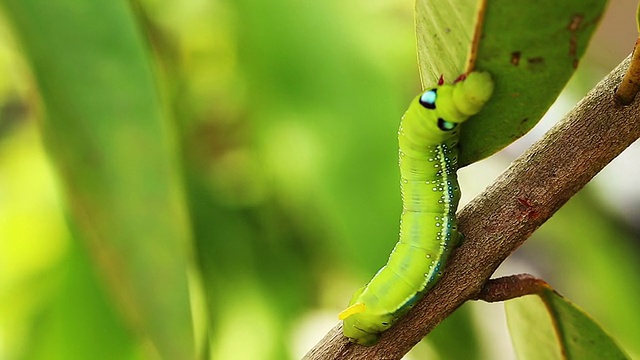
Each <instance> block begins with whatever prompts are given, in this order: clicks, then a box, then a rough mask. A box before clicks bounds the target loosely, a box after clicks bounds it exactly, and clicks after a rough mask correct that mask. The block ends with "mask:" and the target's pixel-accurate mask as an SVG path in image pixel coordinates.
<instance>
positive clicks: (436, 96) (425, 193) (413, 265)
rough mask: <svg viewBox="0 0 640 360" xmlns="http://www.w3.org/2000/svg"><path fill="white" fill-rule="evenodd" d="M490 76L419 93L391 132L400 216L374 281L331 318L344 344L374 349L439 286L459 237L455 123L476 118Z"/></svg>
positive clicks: (488, 91)
mask: <svg viewBox="0 0 640 360" xmlns="http://www.w3.org/2000/svg"><path fill="white" fill-rule="evenodd" d="M493 86H494V84H493V81H492V79H491V76H490V75H489V74H488V73H485V72H471V73H469V74H468V75H467V76H461V77H460V78H459V79H458V80H456V82H455V83H453V84H446V85H445V84H443V81H442V79H441V80H440V81H439V83H438V86H437V87H435V88H433V89H429V90H427V91H425V92H423V93H422V94H420V95H418V96H417V97H416V98H415V99H414V100H413V101H412V102H411V105H410V106H409V109H408V110H407V112H406V113H405V114H404V116H403V117H402V120H401V122H400V129H399V131H398V143H399V164H400V177H401V181H400V189H401V194H402V204H403V210H402V215H401V219H400V240H399V241H398V243H397V244H396V245H395V247H394V249H393V251H392V253H391V255H390V256H389V260H388V262H387V264H386V265H385V266H383V267H382V268H381V269H380V270H379V271H378V273H377V274H376V275H375V276H374V277H373V279H372V280H371V281H370V282H369V283H368V284H367V285H365V286H364V287H362V288H361V289H359V290H358V291H356V293H355V294H354V295H353V297H352V299H351V301H350V303H349V307H348V308H347V309H345V310H344V311H342V312H341V313H340V315H339V316H338V317H339V319H340V320H344V323H343V332H344V335H345V336H346V337H348V338H349V339H350V341H352V342H355V343H358V344H361V345H373V344H375V343H376V342H377V341H378V339H379V337H380V335H381V333H382V332H383V331H385V330H387V329H388V328H389V327H391V325H393V324H394V323H395V322H396V320H398V319H399V318H400V317H401V316H402V315H404V314H405V313H406V312H408V311H409V309H410V308H412V307H413V306H414V304H415V303H416V302H417V301H418V300H420V299H421V298H422V296H424V294H425V293H426V292H427V291H428V290H429V289H431V287H433V285H434V284H435V283H436V282H437V281H438V279H439V278H440V275H441V274H442V270H443V268H444V265H445V262H446V260H447V258H448V256H449V254H450V253H451V251H452V249H453V248H454V246H456V245H457V244H458V242H459V239H460V235H459V233H458V230H457V226H456V217H455V214H456V209H457V206H458V201H459V200H460V190H459V187H458V180H457V174H456V171H457V169H458V162H457V159H458V146H457V145H458V133H459V126H458V125H459V124H460V123H462V122H464V121H466V120H467V119H468V118H469V117H471V116H472V115H475V114H477V113H478V112H479V111H480V110H481V109H482V107H483V106H484V105H485V103H486V102H487V101H488V100H489V98H490V97H491V94H492V92H493Z"/></svg>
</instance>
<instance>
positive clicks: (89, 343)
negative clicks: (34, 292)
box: [26, 244, 139, 360]
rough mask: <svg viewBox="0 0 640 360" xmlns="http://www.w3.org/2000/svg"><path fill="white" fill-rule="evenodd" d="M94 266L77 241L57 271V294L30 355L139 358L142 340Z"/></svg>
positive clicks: (43, 317) (44, 313) (46, 359)
mask: <svg viewBox="0 0 640 360" xmlns="http://www.w3.org/2000/svg"><path fill="white" fill-rule="evenodd" d="M91 266H92V265H91V262H90V259H89V258H88V257H87V254H86V253H85V252H84V251H82V249H80V248H79V246H78V244H75V246H72V247H71V249H70V251H69V254H68V256H67V257H66V259H65V261H63V262H62V264H61V265H60V266H58V267H57V268H56V269H55V271H53V274H55V276H56V278H57V280H58V281H57V285H58V286H57V288H56V293H55V295H54V296H53V297H52V299H51V300H50V303H48V304H47V306H44V309H43V311H42V313H41V314H40V316H39V318H38V321H36V322H35V326H34V327H35V329H34V331H33V332H34V334H33V336H32V338H31V339H30V345H29V346H27V356H26V358H28V359H33V360H36V359H43V360H55V359H61V360H75V359H77V360H82V359H95V360H99V359H105V360H108V359H132V358H135V354H136V352H137V348H138V346H139V345H138V344H137V343H136V342H135V341H132V336H131V333H130V332H129V331H128V329H127V328H125V327H124V325H123V324H122V322H121V317H120V316H119V314H117V313H116V311H114V309H113V307H112V304H111V303H110V302H109V301H108V299H107V298H106V297H105V294H104V291H103V289H102V288H100V286H99V279H98V278H97V277H96V276H95V274H94V270H93V269H92V268H91Z"/></svg>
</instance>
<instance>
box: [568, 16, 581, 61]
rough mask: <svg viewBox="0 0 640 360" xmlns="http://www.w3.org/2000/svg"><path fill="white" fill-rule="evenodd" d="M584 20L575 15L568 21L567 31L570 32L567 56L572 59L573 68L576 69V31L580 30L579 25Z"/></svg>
mask: <svg viewBox="0 0 640 360" xmlns="http://www.w3.org/2000/svg"><path fill="white" fill-rule="evenodd" d="M582 20H584V15H582V14H575V15H573V16H572V17H571V21H569V25H568V26H567V29H568V30H569V32H571V37H570V38H569V56H571V57H573V58H574V60H573V67H574V68H575V67H577V59H576V54H577V51H578V50H577V49H578V34H577V32H578V29H579V28H580V24H581V23H582Z"/></svg>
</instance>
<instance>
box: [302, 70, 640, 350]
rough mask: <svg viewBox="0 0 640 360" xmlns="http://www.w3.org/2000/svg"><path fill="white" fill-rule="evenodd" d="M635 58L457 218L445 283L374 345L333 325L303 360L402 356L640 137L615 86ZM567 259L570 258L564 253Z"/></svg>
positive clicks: (637, 119)
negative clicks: (458, 242)
mask: <svg viewBox="0 0 640 360" xmlns="http://www.w3.org/2000/svg"><path fill="white" fill-rule="evenodd" d="M629 62H630V57H629V58H627V59H626V60H625V61H623V62H622V64H620V65H619V66H618V67H617V68H616V69H615V70H614V71H613V72H612V73H611V74H609V75H608V76H607V77H606V78H605V79H604V80H603V81H601V82H600V83H599V84H598V85H597V86H596V88H595V89H594V90H592V91H591V92H590V93H589V94H588V95H587V96H586V97H585V98H584V99H583V100H582V101H580V103H578V104H577V105H576V107H575V108H574V109H573V110H572V111H571V112H570V113H569V114H568V115H567V116H566V117H565V119H564V120H562V121H561V122H559V123H558V124H557V125H556V126H554V128H553V129H551V130H550V131H549V132H548V133H547V134H546V135H545V137H544V138H543V139H542V140H540V141H538V142H537V143H535V144H534V145H533V146H532V147H531V148H529V149H528V150H527V152H526V153H524V154H523V155H522V156H520V157H519V158H518V159H517V160H516V161H514V162H513V163H512V164H511V166H510V167H509V169H507V170H506V171H505V172H504V173H503V174H502V175H501V176H500V177H499V178H498V179H497V180H496V181H495V182H494V183H493V184H492V185H490V186H489V187H488V188H487V189H486V190H485V191H484V192H483V193H482V194H480V195H479V196H478V197H476V198H475V199H474V200H473V201H472V202H471V203H469V204H468V205H467V206H465V207H464V209H462V210H461V211H460V212H459V214H458V223H459V227H460V230H461V232H462V233H464V234H465V241H464V243H463V244H462V246H460V247H459V248H458V249H457V250H456V251H455V252H454V253H453V254H452V256H451V258H450V260H449V264H448V266H447V268H446V269H445V272H444V274H443V276H442V278H441V279H440V281H439V282H438V283H437V284H436V285H435V286H434V288H433V289H432V290H431V291H430V292H429V293H427V294H426V296H425V297H424V298H423V299H422V300H421V301H420V302H419V303H418V304H417V305H416V307H415V308H414V309H413V310H412V311H410V312H409V314H407V316H405V317H403V318H402V319H400V320H399V321H398V323H397V324H396V325H394V326H393V327H392V328H391V329H389V330H388V331H386V332H385V333H383V335H382V337H381V339H380V342H379V343H378V344H376V345H375V346H371V347H363V346H359V345H354V344H351V343H349V342H348V341H347V339H346V338H345V337H344V336H342V323H340V324H338V325H336V327H334V328H333V329H332V330H331V331H330V332H329V333H328V334H327V335H326V336H325V338H324V339H322V340H321V341H320V343H318V344H317V345H316V346H315V347H314V348H313V349H311V351H309V353H308V354H307V355H306V356H305V359H309V360H316V359H400V358H402V356H403V355H404V354H406V353H407V352H408V351H409V350H410V349H411V348H412V347H413V346H414V345H415V344H417V343H418V342H419V341H420V340H421V339H422V338H423V337H424V336H425V335H427V334H428V333H429V332H430V331H431V330H432V329H433V328H434V327H435V326H436V325H437V324H439V323H440V322H441V321H442V320H444V319H445V318H446V317H447V316H448V315H449V314H451V313H452V312H453V311H454V310H455V309H456V308H457V307H458V306H460V305H461V304H463V303H464V302H465V301H466V300H469V299H473V298H476V297H477V296H478V293H479V292H480V291H481V290H482V288H483V286H484V284H485V283H486V282H487V281H488V279H489V277H490V276H491V274H492V273H493V272H494V271H495V269H496V268H497V267H498V266H499V265H500V263H502V262H503V261H504V259H506V258H507V257H508V256H509V255H510V254H511V253H512V252H513V251H514V250H515V249H517V248H518V247H519V246H520V245H522V243H523V242H524V241H525V240H526V239H527V238H528V237H529V235H531V233H533V231H535V230H536V229H537V228H538V227H539V226H540V225H542V224H543V223H544V222H545V221H546V220H547V219H549V218H550V217H551V216H552V215H553V214H554V213H555V212H556V211H557V210H558V209H559V208H560V207H561V206H562V205H563V204H564V203H565V202H567V201H568V200H569V198H571V196H573V195H574V194H575V193H576V192H577V191H578V190H580V189H581V188H582V187H583V186H584V185H585V184H586V183H587V182H589V180H591V178H593V177H594V176H595V175H596V174H597V173H598V172H599V171H600V170H602V168H603V167H604V166H605V165H607V164H608V163H609V162H611V160H613V159H614V158H615V157H616V156H618V154H620V153H621V152H622V151H623V150H624V149H625V148H627V147H628V146H629V145H630V144H631V143H633V142H634V141H635V140H636V139H638V137H640V102H636V103H633V104H631V105H630V106H626V107H622V106H620V105H619V104H618V103H616V101H615V100H614V91H615V90H614V89H615V88H616V86H617V85H618V84H620V81H621V80H622V77H623V75H624V72H625V69H626V68H627V67H628V66H629ZM567 256H569V255H567Z"/></svg>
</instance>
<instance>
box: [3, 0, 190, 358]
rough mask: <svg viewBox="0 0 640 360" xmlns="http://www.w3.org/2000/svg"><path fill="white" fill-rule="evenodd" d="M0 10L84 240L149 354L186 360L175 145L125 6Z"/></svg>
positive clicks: (62, 2) (13, 2)
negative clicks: (26, 69)
mask: <svg viewBox="0 0 640 360" xmlns="http://www.w3.org/2000/svg"><path fill="white" fill-rule="evenodd" d="M2 4H3V5H4V7H5V9H6V10H7V13H8V18H9V20H11V22H13V25H14V27H15V30H16V35H17V36H18V38H19V39H20V40H21V45H22V46H23V48H24V49H25V52H26V53H27V57H28V60H29V62H30V64H31V69H32V70H33V72H34V77H35V80H36V81H37V84H38V87H39V90H40V96H41V98H42V100H43V103H44V108H45V112H46V115H47V117H46V119H45V120H44V121H43V132H44V135H45V139H46V143H47V150H48V151H49V154H50V156H51V158H52V159H53V161H54V164H55V165H56V168H57V169H56V170H57V172H58V173H59V175H60V178H61V183H62V186H63V188H64V190H65V192H66V195H67V202H68V204H69V207H70V210H71V213H72V216H73V221H74V222H75V223H76V224H77V227H78V228H79V229H80V233H81V234H80V235H81V237H82V238H84V239H83V240H86V242H87V244H86V245H87V248H88V249H89V250H90V251H91V252H92V255H93V259H94V261H95V262H96V264H97V265H98V266H99V268H100V269H99V270H100V272H101V274H102V275H105V277H106V278H107V280H108V283H109V285H110V286H111V290H112V293H113V294H114V295H115V298H116V299H117V300H118V301H119V303H118V304H119V305H120V307H121V308H122V309H123V310H124V311H125V314H126V315H127V317H128V320H129V323H130V324H132V325H133V326H135V327H136V330H137V331H136V332H137V333H140V334H143V336H144V337H145V339H144V340H145V341H147V339H148V340H150V342H147V343H148V344H149V345H150V346H149V348H155V350H156V351H157V352H158V353H159V354H160V356H161V357H162V358H167V359H193V358H194V335H193V326H192V318H191V310H190V299H189V286H188V285H189V284H188V279H187V266H188V264H189V261H188V258H189V256H188V253H189V251H188V248H189V246H190V245H189V242H190V241H191V239H190V235H189V228H188V225H187V217H186V211H185V206H184V203H183V199H182V194H181V187H180V179H179V173H178V166H177V164H176V162H175V161H174V159H175V157H176V155H175V153H174V149H173V146H172V141H171V139H172V137H173V133H172V132H171V129H170V128H169V126H168V125H169V124H168V121H167V116H166V113H165V112H164V111H163V106H164V105H163V104H162V102H161V100H160V94H159V90H158V88H157V87H156V84H157V79H156V78H155V76H154V73H153V71H152V67H151V58H150V55H149V52H148V50H147V47H146V42H145V41H144V39H143V37H142V35H141V34H140V32H139V31H138V28H137V25H136V22H135V19H134V17H133V15H132V12H131V9H130V8H129V2H128V1H124V0H113V1H100V0H86V1H74V0H59V1H38V0H5V1H3V2H2ZM87 331H90V330H89V329H87ZM81 335H82V334H78V336H81Z"/></svg>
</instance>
